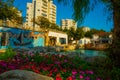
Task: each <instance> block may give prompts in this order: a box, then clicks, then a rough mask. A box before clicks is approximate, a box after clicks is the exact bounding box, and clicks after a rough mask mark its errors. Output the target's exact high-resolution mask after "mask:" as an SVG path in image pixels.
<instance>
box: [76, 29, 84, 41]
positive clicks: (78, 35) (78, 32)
mask: <svg viewBox="0 0 120 80" xmlns="http://www.w3.org/2000/svg"><path fill="white" fill-rule="evenodd" d="M84 34H85V33H84V31H83V30H82V28H77V29H76V31H75V35H74V39H75V40H79V39H81V38H83V37H84Z"/></svg>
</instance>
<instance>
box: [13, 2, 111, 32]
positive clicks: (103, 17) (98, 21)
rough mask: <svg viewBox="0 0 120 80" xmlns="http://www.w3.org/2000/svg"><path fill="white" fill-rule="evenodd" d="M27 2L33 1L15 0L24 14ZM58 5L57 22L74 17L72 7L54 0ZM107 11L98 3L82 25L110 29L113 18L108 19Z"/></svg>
mask: <svg viewBox="0 0 120 80" xmlns="http://www.w3.org/2000/svg"><path fill="white" fill-rule="evenodd" d="M27 2H32V0H15V6H16V7H18V8H19V10H21V11H22V15H23V16H26V5H27ZM54 3H55V5H56V6H57V21H56V24H57V25H60V21H61V19H67V18H69V19H71V18H72V7H71V6H69V5H67V6H65V5H63V4H58V3H57V2H54ZM107 17H108V15H107V13H105V9H104V5H103V4H98V5H97V6H96V7H95V9H94V10H93V11H91V12H89V14H88V15H87V16H86V17H85V19H84V21H83V23H82V24H81V25H80V26H88V27H90V28H96V29H103V30H106V31H110V30H111V28H112V27H113V23H112V20H111V21H108V20H107Z"/></svg>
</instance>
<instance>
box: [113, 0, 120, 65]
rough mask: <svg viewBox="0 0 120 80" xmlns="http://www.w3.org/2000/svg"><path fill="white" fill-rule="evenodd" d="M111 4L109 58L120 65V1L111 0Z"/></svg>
mask: <svg viewBox="0 0 120 80" xmlns="http://www.w3.org/2000/svg"><path fill="white" fill-rule="evenodd" d="M111 1H112V5H113V21H114V32H113V44H112V53H111V58H112V59H113V60H114V61H115V65H116V66H119V67H120V64H119V61H120V1H119V0H111Z"/></svg>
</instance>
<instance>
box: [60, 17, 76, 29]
mask: <svg viewBox="0 0 120 80" xmlns="http://www.w3.org/2000/svg"><path fill="white" fill-rule="evenodd" d="M61 26H62V29H65V28H66V29H70V28H74V29H75V30H76V28H77V23H76V22H75V21H74V20H73V19H62V20H61Z"/></svg>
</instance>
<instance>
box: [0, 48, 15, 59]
mask: <svg viewBox="0 0 120 80" xmlns="http://www.w3.org/2000/svg"><path fill="white" fill-rule="evenodd" d="M15 54H16V53H15V52H14V51H13V49H12V48H11V47H8V48H7V49H6V51H5V52H4V53H2V54H0V60H7V59H9V58H13V57H14V55H15Z"/></svg>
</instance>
